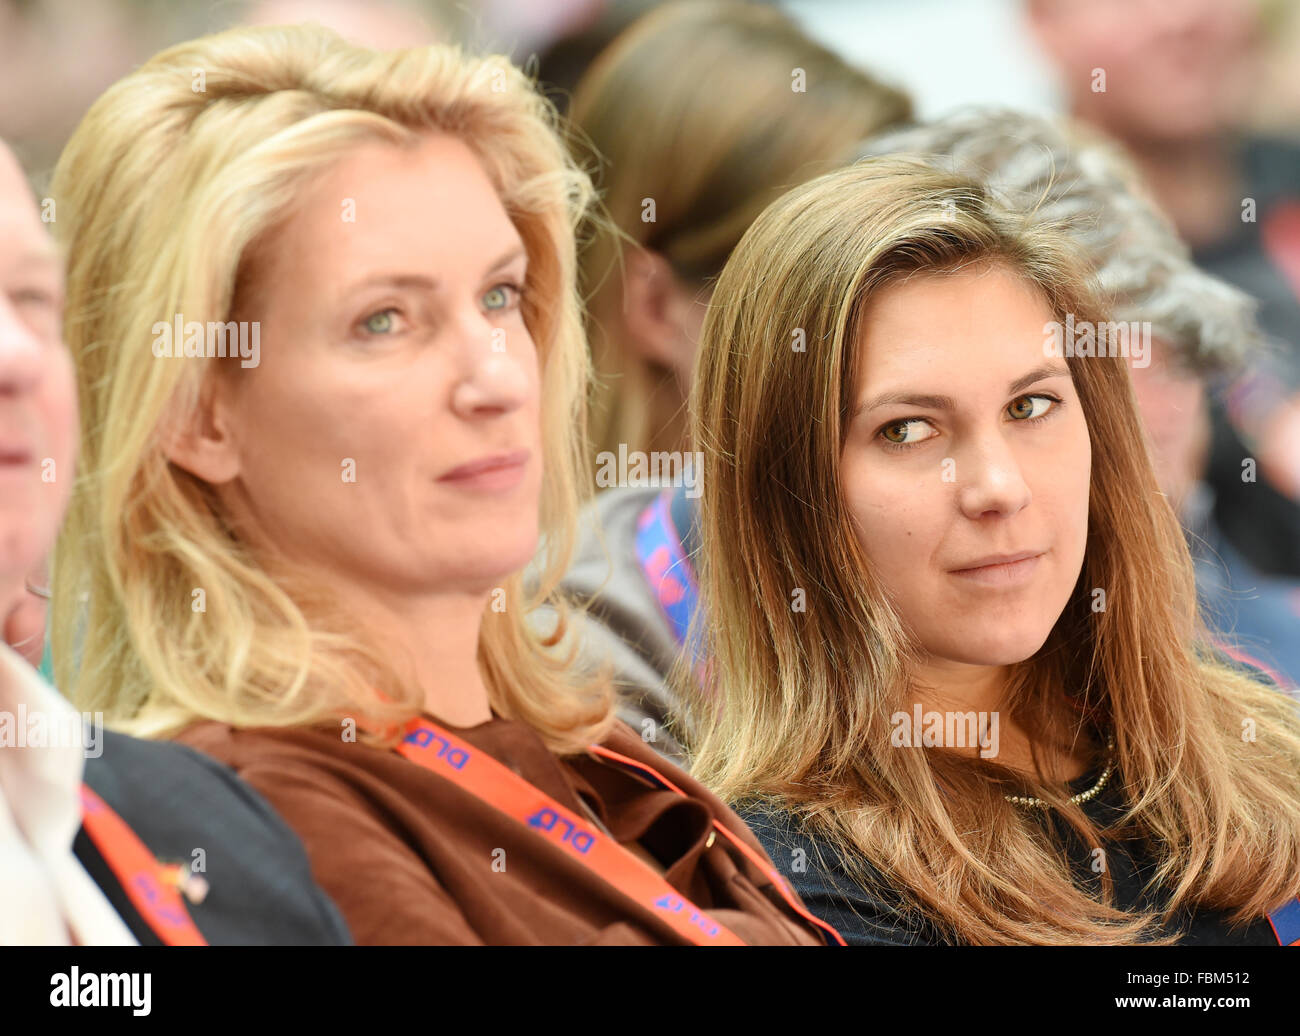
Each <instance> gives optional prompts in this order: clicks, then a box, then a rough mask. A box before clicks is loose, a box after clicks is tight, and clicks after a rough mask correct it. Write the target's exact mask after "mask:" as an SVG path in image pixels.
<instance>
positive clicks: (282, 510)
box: [209, 135, 542, 593]
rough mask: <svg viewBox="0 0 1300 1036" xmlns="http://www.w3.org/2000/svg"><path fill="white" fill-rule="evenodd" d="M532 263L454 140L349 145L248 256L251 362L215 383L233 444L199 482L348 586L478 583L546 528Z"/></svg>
mask: <svg viewBox="0 0 1300 1036" xmlns="http://www.w3.org/2000/svg"><path fill="white" fill-rule="evenodd" d="M526 267H527V256H526V254H525V251H524V246H523V243H522V240H521V238H520V236H519V234H518V232H517V231H516V229H515V227H514V225H513V224H512V222H511V220H510V218H509V217H508V216H507V214H506V212H505V210H504V208H503V207H502V204H501V201H500V199H499V198H498V195H497V193H496V191H495V189H494V188H493V185H492V183H491V182H490V181H489V179H488V177H487V175H486V173H485V172H484V170H483V167H482V165H481V164H480V162H479V161H478V159H477V157H476V156H475V155H474V153H473V152H472V151H471V150H470V149H469V147H468V146H467V145H466V144H464V143H463V142H462V141H460V140H459V139H457V138H453V137H450V136H445V135H430V136H428V137H426V138H424V139H423V140H422V141H421V142H420V144H419V146H418V147H416V148H414V149H404V148H399V147H397V146H393V145H389V144H386V143H380V142H376V143H372V144H366V145H362V146H358V147H357V149H356V150H355V151H353V152H352V153H350V155H349V156H348V157H346V158H345V159H343V160H342V161H340V162H338V163H337V164H336V165H334V166H333V167H331V168H330V170H329V171H328V172H327V173H326V174H325V175H323V176H321V177H319V178H317V179H316V180H314V181H313V182H312V185H311V187H310V188H309V190H308V191H307V192H306V194H305V195H304V197H303V198H302V203H301V207H300V208H299V209H297V210H296V212H295V214H294V215H293V216H292V218H291V219H290V220H289V221H288V223H287V224H286V225H285V226H284V228H283V229H282V230H281V231H280V232H279V233H277V234H276V235H275V236H274V239H273V240H271V241H270V242H269V243H268V245H267V247H266V248H265V249H264V250H263V252H262V253H260V254H259V255H257V256H256V258H255V262H254V264H253V270H254V273H255V284H254V285H253V292H252V296H251V302H250V304H249V306H248V307H247V308H248V312H247V313H244V314H240V316H241V317H247V318H248V319H258V320H260V321H261V362H260V365H258V366H256V367H254V368H250V369H235V370H229V371H227V372H226V375H225V376H224V377H221V378H219V379H218V380H217V383H218V384H219V385H221V386H223V387H222V388H220V389H218V393H219V398H218V403H217V405H216V413H217V414H218V416H219V419H220V420H221V421H222V433H223V434H224V435H226V436H227V437H228V440H229V449H228V451H227V453H226V454H224V455H223V456H224V460H225V462H226V467H225V469H224V470H220V471H214V472H213V474H216V475H217V476H218V477H217V478H209V481H214V482H218V483H219V484H220V485H221V492H222V494H223V497H224V498H225V500H226V502H227V505H228V506H229V507H230V508H231V509H232V511H233V512H234V513H235V514H236V516H237V517H238V518H239V519H240V520H241V521H243V522H246V523H251V525H252V526H253V527H254V529H255V533H256V537H257V538H258V539H259V540H260V541H261V542H262V543H263V544H266V545H269V546H270V548H272V549H273V550H275V551H277V552H279V553H281V554H283V555H286V556H288V557H289V558H291V559H293V560H295V561H298V562H306V563H308V564H310V565H313V566H315V567H317V568H319V569H323V570H335V571H337V573H338V575H340V576H341V577H342V578H343V579H344V580H345V581H347V582H352V583H361V584H366V585H369V586H371V587H374V588H378V589H379V590H380V591H381V592H396V593H429V592H450V593H456V592H466V593H481V592H485V591H488V590H490V589H491V588H492V587H493V586H495V585H497V584H498V583H499V582H500V580H501V579H502V578H503V577H504V576H506V575H508V574H510V573H512V572H515V571H517V570H518V569H520V568H522V567H523V566H524V565H525V564H526V563H527V561H528V559H529V558H530V557H531V556H532V554H533V552H534V550H535V549H536V546H537V538H538V503H539V496H540V488H541V478H542V450H541V434H540V410H539V377H540V370H539V358H538V355H537V350H536V348H535V346H534V343H533V340H532V337H531V335H530V334H529V331H528V329H527V328H526V327H525V325H524V320H523V317H522V313H521V310H520V297H521V295H520V293H521V290H522V288H523V286H524V275H525V270H526ZM216 362H227V361H222V360H218V361H216ZM221 459H222V458H221V457H218V458H216V460H217V461H218V463H217V464H216V467H218V468H220V467H221V463H220V461H221Z"/></svg>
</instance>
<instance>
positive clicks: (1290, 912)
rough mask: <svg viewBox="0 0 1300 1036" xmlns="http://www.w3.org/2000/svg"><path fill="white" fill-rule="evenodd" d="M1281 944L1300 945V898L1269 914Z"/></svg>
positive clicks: (1274, 931) (1278, 942)
mask: <svg viewBox="0 0 1300 1036" xmlns="http://www.w3.org/2000/svg"><path fill="white" fill-rule="evenodd" d="M1268 923H1269V924H1271V925H1272V926H1273V934H1274V935H1275V936H1276V937H1277V944H1278V945H1279V946H1300V899H1293V900H1291V902H1289V903H1287V904H1285V905H1284V906H1280V907H1278V908H1277V909H1276V910H1274V911H1273V912H1272V913H1271V914H1269V915H1268Z"/></svg>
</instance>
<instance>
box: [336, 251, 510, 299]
mask: <svg viewBox="0 0 1300 1036" xmlns="http://www.w3.org/2000/svg"><path fill="white" fill-rule="evenodd" d="M527 255H528V253H527V252H526V251H525V250H524V247H523V245H516V246H515V247H513V248H511V249H510V251H508V252H506V253H505V254H504V255H502V256H501V257H500V258H499V259H497V260H496V261H495V262H494V263H492V265H490V266H489V267H488V268H487V270H486V271H485V273H484V275H485V276H488V277H490V276H492V274H494V273H496V272H497V271H498V270H501V269H502V268H503V267H506V266H509V265H510V264H511V263H513V262H514V261H515V260H516V259H518V258H520V257H521V256H523V257H525V258H526V257H527ZM377 285H386V286H390V287H394V288H417V289H421V290H424V291H434V290H436V289H437V287H438V278H436V277H430V276H429V275H428V274H423V273H377V274H374V275H372V276H370V277H363V278H362V279H361V280H359V281H357V282H356V283H354V284H351V285H349V287H348V289H347V290H348V292H349V293H353V292H357V291H360V290H362V289H363V288H370V287H375V286H377Z"/></svg>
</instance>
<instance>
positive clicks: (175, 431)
mask: <svg viewBox="0 0 1300 1036" xmlns="http://www.w3.org/2000/svg"><path fill="white" fill-rule="evenodd" d="M231 388H232V387H231V385H230V384H229V382H228V381H227V379H226V378H224V377H222V376H221V374H220V373H219V372H218V373H216V374H215V375H214V376H212V377H209V378H207V379H206V380H205V381H204V384H203V388H202V389H201V390H200V392H199V405H198V406H197V407H195V409H194V410H193V411H192V412H191V413H188V414H183V415H179V416H177V417H176V418H175V419H174V420H173V421H171V422H170V425H169V427H167V428H166V429H165V431H164V433H163V452H164V453H165V454H166V456H167V459H168V460H170V461H171V462H172V463H173V464H175V465H176V466H177V467H179V468H183V469H184V470H185V471H188V472H189V473H190V474H191V475H193V476H194V477H195V478H199V479H202V480H203V481H204V482H207V483H208V484H209V485H213V486H219V485H221V484H222V483H223V482H229V481H231V480H232V479H234V478H235V477H237V476H238V475H239V472H240V467H241V463H240V461H241V453H240V449H239V441H238V439H237V438H236V436H235V434H234V429H235V428H236V427H237V425H236V423H235V422H234V421H233V420H232V405H231Z"/></svg>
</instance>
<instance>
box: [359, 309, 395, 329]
mask: <svg viewBox="0 0 1300 1036" xmlns="http://www.w3.org/2000/svg"><path fill="white" fill-rule="evenodd" d="M395 312H397V311H396V310H394V309H381V310H380V311H379V312H378V313H371V314H370V316H368V317H366V319H365V320H363V321H362V322H361V326H362V327H364V328H365V329H366V330H367V331H369V332H370V333H371V334H372V335H384V334H388V332H389V331H391V330H392V329H393V314H394V313H395Z"/></svg>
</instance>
